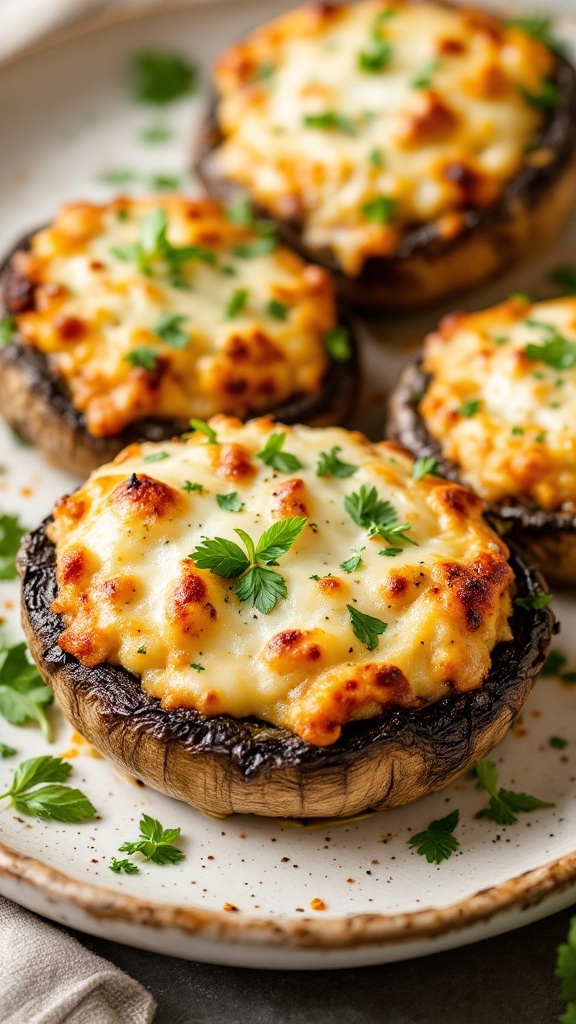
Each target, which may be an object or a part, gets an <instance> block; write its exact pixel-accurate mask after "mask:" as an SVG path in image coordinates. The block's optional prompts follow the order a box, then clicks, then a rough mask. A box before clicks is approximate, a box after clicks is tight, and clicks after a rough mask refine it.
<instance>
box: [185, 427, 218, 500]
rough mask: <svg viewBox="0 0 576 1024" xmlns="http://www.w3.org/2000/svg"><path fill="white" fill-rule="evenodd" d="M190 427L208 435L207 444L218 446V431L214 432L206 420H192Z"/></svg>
mask: <svg viewBox="0 0 576 1024" xmlns="http://www.w3.org/2000/svg"><path fill="white" fill-rule="evenodd" d="M190 426H191V427H192V429H193V430H199V431H200V433H201V434H206V437H207V438H208V440H207V441H206V442H205V444H218V441H217V440H216V431H215V430H212V427H210V426H209V425H208V424H207V423H206V421H205V420H195V419H191V420H190ZM194 489H196V488H194Z"/></svg>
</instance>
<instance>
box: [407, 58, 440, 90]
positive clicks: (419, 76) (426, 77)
mask: <svg viewBox="0 0 576 1024" xmlns="http://www.w3.org/2000/svg"><path fill="white" fill-rule="evenodd" d="M440 64H441V61H440V58H439V57H432V59H431V60H429V61H427V62H426V64H423V65H422V67H421V68H420V71H417V72H416V74H415V75H414V78H413V79H412V81H411V82H410V85H411V86H412V88H413V89H428V88H429V87H430V85H431V84H432V76H433V74H434V72H435V71H437V70H438V68H439V67H440Z"/></svg>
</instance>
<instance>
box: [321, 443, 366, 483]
mask: <svg viewBox="0 0 576 1024" xmlns="http://www.w3.org/2000/svg"><path fill="white" fill-rule="evenodd" d="M341 451H342V449H341V447H340V446H339V445H334V447H333V448H331V449H330V451H329V452H320V454H319V456H318V463H317V465H316V476H334V477H336V478H337V479H338V480H346V479H347V477H349V476H353V475H354V473H355V472H356V470H357V469H358V466H353V465H352V463H351V462H343V461H342V459H340V458H338V452H341Z"/></svg>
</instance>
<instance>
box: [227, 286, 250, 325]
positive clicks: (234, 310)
mask: <svg viewBox="0 0 576 1024" xmlns="http://www.w3.org/2000/svg"><path fill="white" fill-rule="evenodd" d="M247 302H248V290H247V289H246V288H237V289H236V291H235V292H233V294H232V297H231V298H230V299H229V301H228V305H227V306H226V316H227V317H228V319H229V320H233V319H234V317H235V316H238V314H239V313H241V312H242V310H243V309H244V308H245V306H246V303H247Z"/></svg>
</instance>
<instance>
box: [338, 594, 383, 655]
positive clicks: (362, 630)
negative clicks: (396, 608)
mask: <svg viewBox="0 0 576 1024" xmlns="http://www.w3.org/2000/svg"><path fill="white" fill-rule="evenodd" d="M346 608H347V609H348V613H349V615H350V622H351V624H352V632H353V633H354V636H355V637H356V638H357V639H358V640H359V641H360V643H362V644H366V647H367V648H368V650H369V651H375V650H376V648H377V647H378V644H379V640H378V637H379V636H381V635H382V633H384V632H385V631H386V629H387V627H388V623H387V622H383V621H382V619H377V618H375V617H374V616H373V615H367V614H366V613H365V612H361V611H359V609H358V608H355V607H354V605H353V604H347V605H346Z"/></svg>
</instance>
